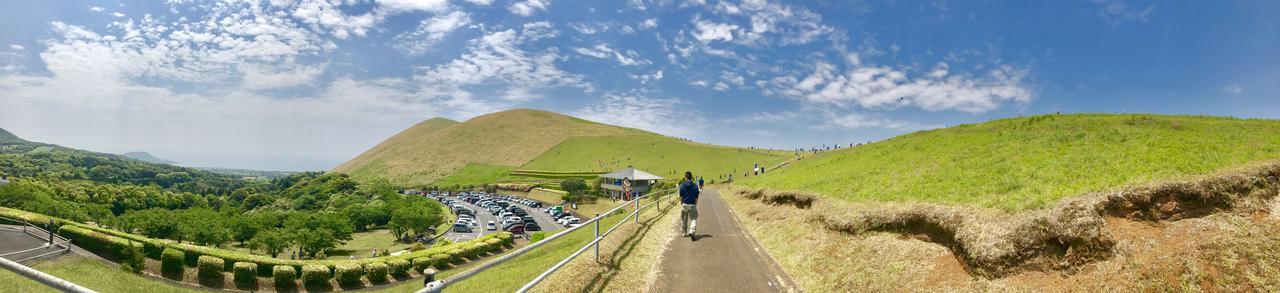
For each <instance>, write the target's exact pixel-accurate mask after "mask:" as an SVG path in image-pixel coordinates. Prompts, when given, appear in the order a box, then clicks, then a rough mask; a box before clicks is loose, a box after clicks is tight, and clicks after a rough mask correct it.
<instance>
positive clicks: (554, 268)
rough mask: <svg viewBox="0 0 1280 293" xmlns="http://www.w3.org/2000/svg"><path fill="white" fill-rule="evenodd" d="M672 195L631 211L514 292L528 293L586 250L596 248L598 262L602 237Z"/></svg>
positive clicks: (670, 194)
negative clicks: (641, 211) (589, 241)
mask: <svg viewBox="0 0 1280 293" xmlns="http://www.w3.org/2000/svg"><path fill="white" fill-rule="evenodd" d="M672 195H675V193H668V194H667V195H663V196H662V198H658V200H656V201H654V202H651V203H649V204H646V205H644V206H643V207H638V208H636V210H635V211H633V212H631V214H630V215H627V217H626V218H622V220H621V221H618V223H617V224H614V225H613V227H612V228H609V230H607V231H605V232H604V233H603V234H600V235H599V236H596V239H595V240H592V241H591V243H587V245H583V246H582V248H581V249H578V251H576V252H574V253H573V254H570V255H569V256H568V257H565V258H564V259H563V260H561V261H560V262H559V263H556V264H555V265H554V266H551V268H548V269H547V270H546V271H544V272H542V274H539V275H538V277H536V278H533V280H530V281H529V283H526V284H525V285H524V286H523V287H520V289H519V290H516V292H518V293H524V292H528V291H529V290H531V289H533V286H537V285H538V283H541V282H542V281H544V280H546V279H547V278H548V277H551V274H553V273H555V272H556V271H558V270H560V268H562V267H564V266H565V265H568V264H569V262H570V261H573V259H575V258H577V257H578V256H579V255H582V253H584V252H586V251H587V249H588V248H592V247H596V248H597V250H596V258H597V260H598V259H599V257H600V256H599V253H600V251H599V247H600V246H599V244H600V241H603V240H604V237H605V236H609V234H610V233H613V231H614V230H617V229H618V227H622V224H626V223H627V220H628V219H631V218H632V217H635V218H636V219H639V218H640V210H643V209H645V208H648V207H649V206H651V205H653V204H655V203H658V202H661V201H662V200H663V199H664V198H665V197H669V196H672ZM597 231H598V230H597Z"/></svg>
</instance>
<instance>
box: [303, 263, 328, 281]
mask: <svg viewBox="0 0 1280 293" xmlns="http://www.w3.org/2000/svg"><path fill="white" fill-rule="evenodd" d="M302 283H303V284H306V285H307V286H324V285H327V284H329V267H326V266H321V265H305V266H302Z"/></svg>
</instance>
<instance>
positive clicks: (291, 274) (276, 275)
mask: <svg viewBox="0 0 1280 293" xmlns="http://www.w3.org/2000/svg"><path fill="white" fill-rule="evenodd" d="M297 279H298V270H297V269H294V268H293V267H292V266H276V267H275V268H272V269H271V281H272V282H274V284H275V285H276V287H285V286H288V287H293V286H294V282H295V280H297ZM288 287H285V288H288Z"/></svg>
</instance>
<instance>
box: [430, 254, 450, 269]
mask: <svg viewBox="0 0 1280 293" xmlns="http://www.w3.org/2000/svg"><path fill="white" fill-rule="evenodd" d="M431 263H432V264H433V265H435V267H436V268H437V269H444V268H445V267H448V266H449V265H450V264H453V257H452V256H449V255H448V254H443V253H441V254H437V255H432V256H431Z"/></svg>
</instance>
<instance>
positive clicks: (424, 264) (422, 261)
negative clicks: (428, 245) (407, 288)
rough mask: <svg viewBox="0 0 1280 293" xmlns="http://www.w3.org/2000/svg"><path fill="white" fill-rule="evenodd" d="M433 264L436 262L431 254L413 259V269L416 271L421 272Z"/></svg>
mask: <svg viewBox="0 0 1280 293" xmlns="http://www.w3.org/2000/svg"><path fill="white" fill-rule="evenodd" d="M432 265H435V262H434V261H432V258H431V257H430V256H424V257H419V258H414V259H413V271H415V272H419V273H421V272H422V271H423V270H426V269H427V268H428V267H431V266H432Z"/></svg>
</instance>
